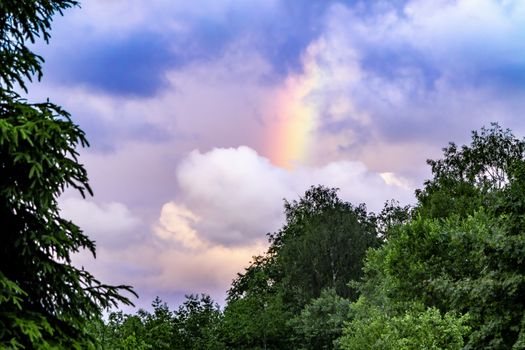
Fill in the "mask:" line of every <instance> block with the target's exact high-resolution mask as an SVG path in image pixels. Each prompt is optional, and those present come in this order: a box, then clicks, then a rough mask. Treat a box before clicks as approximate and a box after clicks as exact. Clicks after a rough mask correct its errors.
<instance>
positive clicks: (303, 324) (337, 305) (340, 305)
mask: <svg viewBox="0 0 525 350" xmlns="http://www.w3.org/2000/svg"><path fill="white" fill-rule="evenodd" d="M350 305H351V302H350V300H348V299H345V298H342V297H340V296H339V295H337V293H336V292H335V290H333V289H326V290H324V291H323V292H322V293H321V296H320V297H319V298H317V299H314V300H312V301H311V302H310V303H309V304H308V305H306V306H305V307H304V309H303V310H302V311H301V313H300V314H299V315H298V316H296V317H295V318H294V319H292V320H291V325H292V326H293V328H294V330H295V334H296V336H297V339H296V340H295V344H297V348H300V349H312V350H314V349H320V350H321V349H333V348H334V342H335V340H336V339H337V338H339V337H340V336H341V334H342V330H343V324H344V322H345V321H348V320H349V315H348V314H349V312H350Z"/></svg>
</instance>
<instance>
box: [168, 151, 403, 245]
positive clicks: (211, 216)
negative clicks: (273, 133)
mask: <svg viewBox="0 0 525 350" xmlns="http://www.w3.org/2000/svg"><path fill="white" fill-rule="evenodd" d="M388 179H389V181H385V180H384V175H381V174H378V173H374V172H371V171H369V170H368V169H367V168H366V166H364V165H363V164H362V163H359V162H350V161H338V162H332V163H329V164H327V165H324V166H320V167H298V168H296V169H294V170H284V169H282V168H279V167H276V166H274V165H273V164H271V163H270V161H269V160H268V159H266V158H264V157H262V156H260V155H258V154H257V153H256V152H255V151H254V150H252V149H250V148H248V147H245V146H242V147H238V148H228V149H214V150H212V151H209V152H206V153H200V152H199V151H193V152H192V153H190V154H189V155H188V157H187V158H185V159H184V160H183V161H182V162H181V163H180V165H179V167H178V169H177V181H178V185H179V191H178V195H177V200H176V201H175V203H168V204H166V206H165V207H164V209H163V211H162V215H161V219H160V221H161V222H162V221H164V222H167V221H169V220H171V222H172V223H178V225H179V226H178V227H179V228H178V230H179V231H178V233H177V234H175V236H177V235H178V236H179V237H184V238H180V239H179V240H180V241H185V240H186V239H189V240H190V241H192V242H193V241H194V240H195V239H196V237H197V235H198V237H199V239H203V240H207V241H210V242H215V243H219V244H226V245H230V244H234V245H243V244H247V243H251V242H256V241H261V240H264V239H265V233H267V232H273V231H275V230H277V229H278V228H279V227H280V226H281V225H282V224H283V207H282V205H283V201H282V200H283V199H284V198H286V199H289V200H291V199H297V198H298V197H299V196H301V195H302V194H303V193H304V191H306V190H307V189H308V188H309V187H310V186H312V185H318V184H321V185H325V186H328V187H337V188H340V196H341V198H343V199H344V200H347V201H350V202H352V203H353V204H356V205H357V204H359V203H362V202H364V203H366V204H367V205H368V207H369V208H370V209H372V210H374V211H378V210H380V209H381V207H382V205H383V203H384V201H386V200H389V199H392V198H395V199H398V200H400V201H402V202H405V203H406V202H409V201H411V200H412V190H411V189H410V188H407V186H406V185H405V184H406V182H403V180H401V179H398V177H396V176H395V175H394V174H390V175H389V178H388ZM391 179H397V181H390V180H391ZM181 208H184V209H183V210H182V215H181ZM167 209H170V210H169V211H168V210H167ZM197 217H198V218H200V220H198V221H197V220H195V218H197ZM171 232H175V229H172V230H171ZM159 237H166V234H160V235H159ZM188 237H190V238H188ZM190 245H191V244H190Z"/></svg>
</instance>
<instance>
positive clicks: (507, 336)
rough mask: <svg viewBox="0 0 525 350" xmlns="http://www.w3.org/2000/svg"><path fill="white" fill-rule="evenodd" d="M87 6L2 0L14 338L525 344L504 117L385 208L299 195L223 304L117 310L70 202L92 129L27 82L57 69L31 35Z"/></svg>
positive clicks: (515, 176) (3, 287)
mask: <svg viewBox="0 0 525 350" xmlns="http://www.w3.org/2000/svg"><path fill="white" fill-rule="evenodd" d="M75 5H77V2H76V1H74V0H34V1H18V0H1V1H0V222H1V223H2V230H1V235H2V244H1V245H0V348H2V349H522V348H525V313H524V309H525V308H524V302H525V275H524V274H525V262H524V260H525V234H524V232H525V155H524V152H525V141H524V140H523V139H519V138H516V137H515V136H514V135H513V134H512V132H511V131H510V130H506V129H503V128H502V127H500V126H499V125H498V124H491V125H490V126H489V127H487V128H485V127H484V128H481V129H480V130H479V131H474V132H472V139H471V142H470V144H468V145H463V146H457V145H456V144H454V143H450V144H449V145H448V146H447V147H445V148H444V149H443V156H442V158H441V159H438V160H429V161H428V164H429V166H430V167H431V171H432V177H431V179H429V180H427V181H426V182H425V183H424V184H423V186H422V188H421V189H419V190H417V191H416V203H415V204H414V205H412V206H400V205H399V203H397V202H396V201H395V200H392V201H389V202H387V203H386V204H385V206H384V208H383V210H382V211H381V212H380V213H376V214H374V213H371V212H369V211H367V209H366V206H365V205H364V204H359V205H354V204H352V203H348V202H346V201H344V200H342V199H340V198H339V196H338V193H337V189H333V188H327V187H324V186H321V185H318V186H313V187H311V188H310V189H308V190H307V191H306V192H305V194H304V195H303V196H302V197H301V198H300V199H298V200H293V201H286V200H285V202H284V213H285V222H284V224H283V226H282V227H281V228H280V229H279V230H278V231H276V232H273V233H270V234H268V239H269V248H268V250H267V251H266V252H265V253H264V254H262V255H260V256H255V257H254V258H253V261H252V262H251V263H250V264H249V266H247V267H246V269H245V270H244V271H243V272H242V273H240V274H238V275H237V276H236V277H235V278H234V280H233V281H232V284H231V286H230V289H229V291H228V296H227V300H226V305H225V307H224V308H223V309H221V308H220V307H219V306H218V305H217V304H216V303H215V302H214V301H213V300H212V299H211V298H210V297H209V296H207V295H205V294H200V295H197V294H192V295H188V296H187V297H186V300H185V301H184V302H183V303H182V304H181V305H180V306H179V307H178V309H176V310H170V309H169V307H168V306H167V305H166V304H165V303H164V302H163V301H162V300H161V299H159V298H157V299H155V300H154V301H153V303H152V311H146V310H139V311H138V312H136V313H135V314H133V315H131V314H124V313H123V312H121V311H114V312H111V313H110V314H109V315H108V317H107V318H104V317H102V315H103V311H104V310H108V308H110V307H115V306H118V305H119V303H124V304H131V301H130V299H129V298H128V297H127V295H129V293H132V295H133V294H134V292H133V289H132V288H131V287H130V286H125V285H123V286H111V285H106V284H104V283H102V282H100V281H98V280H97V279H96V278H95V277H94V276H93V275H91V274H90V273H89V272H88V271H86V270H84V269H81V268H77V267H75V266H74V265H72V263H71V255H72V254H74V253H75V252H78V251H79V250H82V249H87V250H88V251H90V252H92V253H93V255H94V254H95V244H94V242H93V241H91V240H90V239H89V237H88V236H87V235H85V234H84V233H83V232H82V230H81V229H80V228H79V227H78V226H76V225H75V224H74V223H72V222H71V221H68V220H65V219H63V218H62V217H61V216H60V210H59V207H58V204H57V199H58V197H59V196H60V194H61V193H62V192H63V191H64V190H65V189H66V188H67V187H72V188H74V189H76V190H78V191H79V192H80V193H81V194H82V195H90V194H91V189H90V187H89V183H88V178H87V173H86V171H85V169H84V167H83V166H82V165H81V164H80V163H79V162H78V160H77V156H78V150H77V148H78V147H82V146H87V145H88V144H87V140H86V137H85V135H84V132H83V131H82V130H81V129H80V128H79V127H78V125H76V124H75V123H74V122H73V121H72V120H71V117H70V115H69V114H68V113H67V112H66V111H64V110H63V109H62V108H61V107H60V106H57V105H55V104H53V103H51V102H49V101H45V102H41V103H30V102H28V101H27V100H25V99H23V98H22V97H21V96H20V95H19V91H20V90H22V91H24V90H25V91H26V83H27V82H28V81H30V80H31V79H32V78H34V77H36V78H37V79H40V76H41V73H42V72H41V64H42V62H43V59H42V58H41V57H40V56H38V55H37V54H35V53H34V52H32V51H31V43H33V42H35V41H36V40H37V39H38V38H43V39H44V40H45V41H47V40H48V39H49V30H50V25H51V20H52V17H53V15H54V14H56V13H60V14H61V13H62V12H63V11H64V10H66V9H68V8H70V7H72V6H75ZM261 230H264V228H261ZM126 293H127V294H126Z"/></svg>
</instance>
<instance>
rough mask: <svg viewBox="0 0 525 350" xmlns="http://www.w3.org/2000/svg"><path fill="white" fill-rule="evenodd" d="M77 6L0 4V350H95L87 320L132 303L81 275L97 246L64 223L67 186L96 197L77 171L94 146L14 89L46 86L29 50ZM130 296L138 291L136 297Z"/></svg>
mask: <svg viewBox="0 0 525 350" xmlns="http://www.w3.org/2000/svg"><path fill="white" fill-rule="evenodd" d="M74 5H77V2H76V1H74V0H34V1H17V0H3V1H1V2H0V222H1V223H2V244H1V245H0V347H8V348H14V349H16V348H34V349H47V348H52V347H60V348H77V349H80V348H89V347H93V337H92V336H91V335H90V334H89V333H88V331H87V330H86V327H85V324H86V322H87V321H88V320H90V319H93V318H96V317H97V316H98V315H99V313H100V310H101V308H106V307H109V306H111V305H116V304H117V303H118V302H123V303H125V304H129V303H130V301H129V299H128V298H126V297H123V296H122V295H121V294H120V293H121V291H123V290H124V291H128V292H132V290H131V288H130V287H128V286H109V285H105V284H102V283H101V282H99V281H98V280H96V279H95V278H94V277H93V276H92V275H91V274H90V273H89V272H87V271H85V270H84V269H83V268H82V269H78V268H76V267H74V266H73V265H72V264H71V254H72V253H75V252H78V251H80V250H82V249H87V250H88V251H90V252H91V253H92V254H93V255H95V245H94V243H93V241H91V240H90V239H89V238H88V237H87V236H86V235H85V234H84V233H83V232H82V231H81V230H80V228H79V227H78V226H76V225H75V224H73V223H72V222H70V221H67V220H65V219H63V218H61V217H60V213H59V208H58V204H57V198H58V196H59V195H60V194H61V193H62V192H63V191H64V189H65V188H66V187H68V186H69V187H72V188H74V189H77V190H78V191H79V192H80V193H81V194H82V195H86V194H91V189H90V187H89V184H88V179H87V174H86V170H85V169H84V167H83V166H82V165H81V164H79V163H78V160H77V156H78V153H77V151H76V147H77V146H82V147H84V146H87V145H88V143H87V140H86V138H85V135H84V133H83V131H82V130H81V129H80V128H79V127H78V126H77V125H75V124H74V123H73V122H72V120H71V118H70V115H69V114H68V113H67V112H66V111H64V110H63V109H62V108H60V107H59V106H57V105H54V104H52V103H50V102H49V101H47V102H44V103H28V102H27V101H26V100H24V99H22V98H21V97H20V96H19V95H18V94H17V93H16V92H15V91H14V89H16V88H17V86H18V87H21V88H22V89H23V90H27V87H26V85H25V81H27V80H29V81H30V80H31V79H32V78H33V77H34V76H35V75H36V76H37V78H38V79H40V77H41V75H42V73H41V63H42V62H43V59H42V58H41V57H40V56H38V55H36V54H35V53H33V52H32V51H31V50H30V49H29V48H28V46H27V44H28V42H29V43H33V42H35V40H36V39H37V38H39V37H42V38H43V39H44V40H45V41H46V42H47V41H48V39H49V30H50V25H51V20H52V16H53V15H54V14H55V13H60V14H61V13H62V11H63V10H65V9H67V8H70V7H71V6H74ZM132 293H133V292H132Z"/></svg>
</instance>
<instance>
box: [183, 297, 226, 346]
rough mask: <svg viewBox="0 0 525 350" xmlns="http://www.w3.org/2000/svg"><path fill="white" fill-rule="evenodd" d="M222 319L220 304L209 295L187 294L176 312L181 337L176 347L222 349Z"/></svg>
mask: <svg viewBox="0 0 525 350" xmlns="http://www.w3.org/2000/svg"><path fill="white" fill-rule="evenodd" d="M221 321H222V314H221V312H220V309H219V306H218V305H217V304H216V303H214V302H213V300H212V299H211V297H210V296H209V295H206V294H201V295H200V296H198V295H193V294H191V295H188V296H186V301H184V303H183V304H182V305H181V306H180V307H179V309H178V310H177V311H176V312H175V327H176V331H177V334H178V339H180V340H179V343H178V346H177V347H176V349H195V350H198V349H210V350H211V349H213V350H215V349H222V348H223V347H224V346H223V344H222V342H221V341H220V339H219V327H220V323H221Z"/></svg>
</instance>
